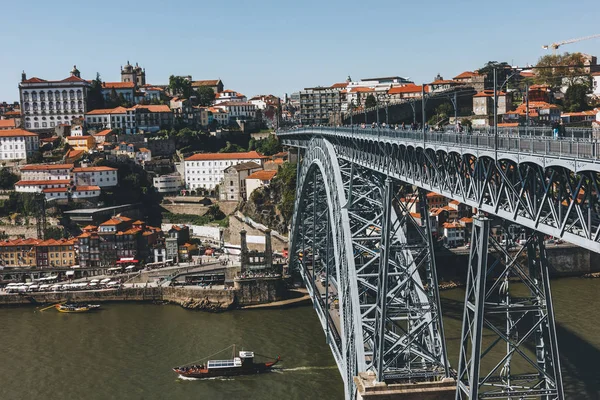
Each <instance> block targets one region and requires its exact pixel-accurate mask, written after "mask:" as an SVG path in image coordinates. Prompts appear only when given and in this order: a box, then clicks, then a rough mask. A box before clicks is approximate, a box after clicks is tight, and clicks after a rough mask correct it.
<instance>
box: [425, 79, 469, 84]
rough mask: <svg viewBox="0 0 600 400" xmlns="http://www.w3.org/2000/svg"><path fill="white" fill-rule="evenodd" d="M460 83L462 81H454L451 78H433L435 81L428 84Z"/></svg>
mask: <svg viewBox="0 0 600 400" xmlns="http://www.w3.org/2000/svg"><path fill="white" fill-rule="evenodd" d="M461 83H462V82H456V81H454V80H452V79H438V80H435V81H433V82H431V83H430V85H450V84H452V85H458V84H461Z"/></svg>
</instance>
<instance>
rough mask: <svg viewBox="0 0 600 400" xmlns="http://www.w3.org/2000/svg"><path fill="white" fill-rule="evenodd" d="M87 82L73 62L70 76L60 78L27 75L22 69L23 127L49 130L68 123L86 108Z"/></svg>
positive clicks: (20, 87) (80, 115) (84, 111)
mask: <svg viewBox="0 0 600 400" xmlns="http://www.w3.org/2000/svg"><path fill="white" fill-rule="evenodd" d="M90 88H91V84H90V83H89V82H88V81H86V80H84V79H81V77H80V73H79V70H78V69H77V68H76V67H75V66H74V67H73V70H72V71H71V76H69V77H68V78H65V79H63V80H60V81H47V80H44V79H40V78H35V77H34V78H30V79H27V76H26V75H25V73H24V72H23V74H22V77H21V82H20V83H19V95H20V100H21V113H22V118H23V127H24V128H25V129H28V130H32V131H50V130H52V129H53V128H54V127H55V126H58V125H60V124H67V125H70V124H71V121H72V120H73V119H76V118H83V116H84V115H85V113H86V111H87V94H88V91H89V89H90Z"/></svg>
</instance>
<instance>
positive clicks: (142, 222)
mask: <svg viewBox="0 0 600 400" xmlns="http://www.w3.org/2000/svg"><path fill="white" fill-rule="evenodd" d="M144 224H145V222H144V221H140V220H139V219H138V220H137V221H135V222H133V224H132V225H144Z"/></svg>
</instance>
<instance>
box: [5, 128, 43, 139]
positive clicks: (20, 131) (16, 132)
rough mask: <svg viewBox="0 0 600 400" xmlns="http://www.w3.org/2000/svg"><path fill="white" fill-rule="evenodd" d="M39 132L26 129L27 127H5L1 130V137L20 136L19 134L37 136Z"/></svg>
mask: <svg viewBox="0 0 600 400" xmlns="http://www.w3.org/2000/svg"><path fill="white" fill-rule="evenodd" d="M37 135H38V134H37V133H33V132H29V131H26V130H25V129H20V128H17V129H5V130H1V131H0V137H19V136H29V137H31V136H37Z"/></svg>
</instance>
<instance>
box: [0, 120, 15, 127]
mask: <svg viewBox="0 0 600 400" xmlns="http://www.w3.org/2000/svg"><path fill="white" fill-rule="evenodd" d="M16 127H17V120H16V119H14V118H9V119H0V128H2V129H4V128H6V129H8V128H16Z"/></svg>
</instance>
